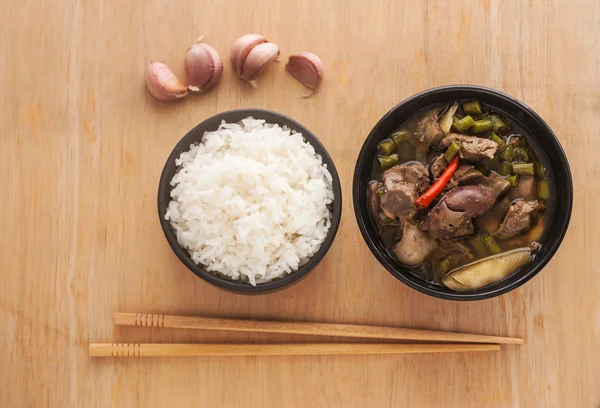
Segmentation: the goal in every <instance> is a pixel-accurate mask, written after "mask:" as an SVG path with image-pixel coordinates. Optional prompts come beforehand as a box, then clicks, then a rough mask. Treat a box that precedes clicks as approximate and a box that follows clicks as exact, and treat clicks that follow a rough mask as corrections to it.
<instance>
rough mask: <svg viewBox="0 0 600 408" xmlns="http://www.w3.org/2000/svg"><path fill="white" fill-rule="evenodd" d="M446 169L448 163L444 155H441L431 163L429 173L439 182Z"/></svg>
mask: <svg viewBox="0 0 600 408" xmlns="http://www.w3.org/2000/svg"><path fill="white" fill-rule="evenodd" d="M446 167H448V162H447V161H446V158H445V157H444V155H443V154H440V155H439V156H437V157H436V158H435V159H433V160H432V161H431V164H430V165H429V172H430V173H431V177H433V179H434V180H437V179H438V178H440V176H441V175H442V173H443V172H444V170H446ZM457 171H458V170H457Z"/></svg>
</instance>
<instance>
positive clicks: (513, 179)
mask: <svg viewBox="0 0 600 408" xmlns="http://www.w3.org/2000/svg"><path fill="white" fill-rule="evenodd" d="M506 181H508V182H509V183H510V186H511V187H516V186H517V185H518V184H519V176H517V175H512V176H508V177H507V178H506Z"/></svg>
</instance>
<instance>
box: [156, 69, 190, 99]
mask: <svg viewBox="0 0 600 408" xmlns="http://www.w3.org/2000/svg"><path fill="white" fill-rule="evenodd" d="M146 86H147V87H148V90H149V91H150V93H151V94H152V95H154V96H155V97H156V98H157V99H160V100H161V101H167V102H168V101H174V100H176V99H181V98H185V97H186V96H187V94H188V91H187V88H186V87H185V85H184V84H182V83H181V82H180V81H179V79H177V77H176V76H175V74H173V71H171V70H170V69H169V67H168V66H167V65H165V64H163V63H162V62H156V61H150V62H149V63H148V66H147V67H146Z"/></svg>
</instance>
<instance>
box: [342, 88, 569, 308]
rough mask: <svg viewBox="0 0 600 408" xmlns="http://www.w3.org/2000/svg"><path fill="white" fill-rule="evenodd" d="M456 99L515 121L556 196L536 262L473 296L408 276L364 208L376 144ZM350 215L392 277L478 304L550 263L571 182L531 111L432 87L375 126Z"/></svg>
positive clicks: (487, 94) (552, 140)
mask: <svg viewBox="0 0 600 408" xmlns="http://www.w3.org/2000/svg"><path fill="white" fill-rule="evenodd" d="M457 99H478V100H480V101H481V102H483V103H487V104H489V105H491V106H493V107H494V108H496V109H498V110H500V111H502V112H503V113H504V114H506V115H507V116H509V117H510V118H512V119H513V120H515V121H516V122H517V123H518V124H519V125H520V126H521V127H523V129H524V130H525V131H526V132H527V133H528V135H529V136H531V137H532V138H533V139H534V142H535V143H537V144H538V145H539V146H540V148H541V149H542V150H543V153H545V155H546V156H547V159H548V160H549V161H548V162H549V163H551V164H552V170H553V173H554V181H555V184H556V191H558V192H559V194H558V196H557V203H556V209H555V211H554V215H553V218H552V219H551V220H550V221H549V222H548V223H547V226H546V228H547V229H548V230H547V232H546V236H545V238H544V239H543V241H542V244H543V245H542V248H541V250H540V251H539V252H538V253H537V254H536V256H535V259H534V260H533V262H531V263H530V264H529V265H527V266H526V267H524V268H522V269H521V270H520V271H518V272H517V273H515V274H513V275H512V276H510V277H508V278H506V279H504V280H502V281H500V282H497V283H495V284H492V285H489V286H486V287H483V288H481V289H479V290H475V291H471V292H460V293H459V292H454V291H451V290H450V289H447V288H444V287H440V286H436V285H432V284H430V283H428V282H426V281H424V280H421V279H419V278H418V277H416V276H415V275H413V274H411V273H410V272H409V271H408V270H407V269H406V268H405V267H403V266H402V265H401V264H400V263H398V261H397V260H396V259H395V258H394V257H393V256H391V255H390V254H389V253H388V251H387V250H386V249H385V247H384V244H383V242H382V240H381V238H380V237H379V236H378V235H377V230H376V226H375V225H374V223H373V222H372V220H371V217H370V216H369V213H368V211H369V210H368V206H367V185H368V183H369V181H370V177H371V169H372V165H373V161H374V160H375V156H376V150H377V143H379V142H380V141H381V140H383V139H385V138H387V137H389V135H390V134H391V133H392V132H393V131H394V130H395V129H397V127H398V126H399V125H400V124H401V123H402V122H403V121H404V120H406V119H408V118H409V117H410V116H411V115H413V114H415V113H416V112H418V111H419V110H421V109H423V108H425V107H427V106H429V105H432V104H437V103H444V102H450V101H453V100H457ZM352 200H353V203H354V213H355V215H356V220H357V221H358V226H359V227H360V231H361V233H362V236H363V238H364V239H365V241H366V242H367V245H368V246H369V248H370V249H371V252H373V254H374V255H375V257H376V258H377V260H379V262H380V263H381V264H382V265H383V266H384V267H385V268H386V269H387V270H388V271H389V272H390V273H391V274H392V275H394V276H395V277H396V278H398V279H399V280H401V281H402V282H404V283H405V284H407V285H408V286H410V287H411V288H414V289H416V290H418V291H420V292H423V293H426V294H428V295H431V296H435V297H438V298H442V299H451V300H478V299H487V298H491V297H494V296H498V295H501V294H503V293H506V292H508V291H510V290H513V289H515V288H517V287H519V286H521V285H522V284H524V283H525V282H527V281H528V280H529V279H531V278H533V277H534V276H535V275H536V274H537V273H538V272H539V271H541V270H542V268H543V267H544V266H545V265H546V264H547V263H548V261H550V259H551V258H552V256H553V255H554V254H555V253H556V251H557V250H558V247H559V246H560V243H561V241H562V240H563V237H564V236H565V233H566V231H567V227H568V225H569V219H570V218H571V208H572V206H573V182H572V180H571V171H570V170H569V163H568V162H567V158H566V156H565V153H564V151H563V149H562V147H561V146H560V143H559V142H558V139H557V138H556V136H555V135H554V133H553V132H552V129H550V127H549V126H548V125H547V124H546V123H545V122H544V121H543V120H542V118H540V117H539V116H538V114H536V113H535V112H534V111H533V110H532V109H531V108H530V107H528V106H527V105H525V104H524V103H522V102H520V101H518V100H516V99H515V98H513V97H511V96H509V95H506V94H504V93H502V92H499V91H496V90H493V89H489V88H484V87H480V86H469V85H453V86H444V87H441V88H434V89H430V90H427V91H424V92H422V93H419V94H417V95H414V96H412V97H410V98H408V99H406V100H405V101H403V102H401V103H400V104H398V105H396V106H395V107H394V108H393V109H392V110H390V111H389V112H388V113H386V114H385V116H384V117H383V118H381V120H380V121H379V122H378V123H377V124H376V125H375V127H374V128H373V130H371V133H370V134H369V136H368V137H367V140H365V143H364V144H363V147H362V149H361V151H360V153H359V155H358V160H357V162H356V167H355V170H354V181H353V185H352Z"/></svg>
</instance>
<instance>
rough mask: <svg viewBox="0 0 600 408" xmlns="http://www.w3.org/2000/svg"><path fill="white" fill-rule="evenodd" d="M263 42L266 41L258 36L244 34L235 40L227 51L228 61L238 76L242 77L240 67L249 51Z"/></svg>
mask: <svg viewBox="0 0 600 408" xmlns="http://www.w3.org/2000/svg"><path fill="white" fill-rule="evenodd" d="M264 42H267V40H266V39H265V37H263V36H262V35H260V34H246V35H243V36H241V37H240V38H238V39H237V40H235V42H234V43H233V45H232V46H231V50H230V51H229V59H230V60H231V64H232V65H233V66H234V67H235V70H236V72H237V73H238V75H239V76H241V75H242V66H243V64H244V61H245V60H246V58H247V57H248V54H249V53H250V51H251V50H252V49H253V48H254V47H256V46H257V45H258V44H262V43H264Z"/></svg>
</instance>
